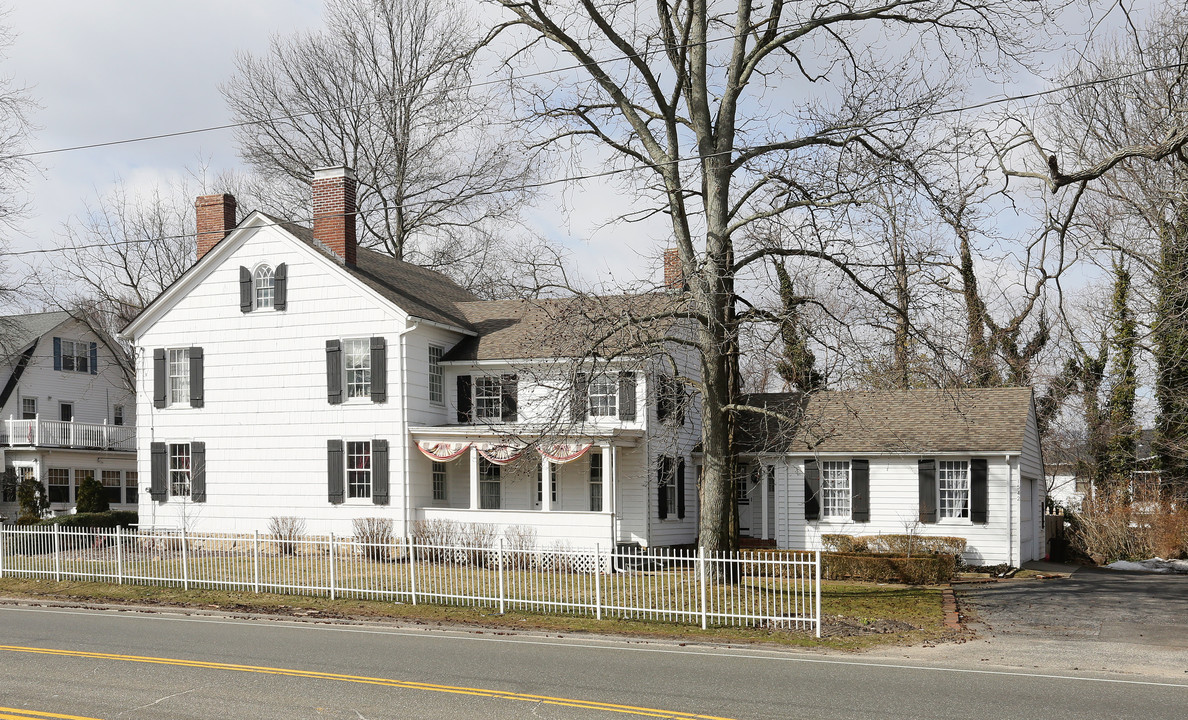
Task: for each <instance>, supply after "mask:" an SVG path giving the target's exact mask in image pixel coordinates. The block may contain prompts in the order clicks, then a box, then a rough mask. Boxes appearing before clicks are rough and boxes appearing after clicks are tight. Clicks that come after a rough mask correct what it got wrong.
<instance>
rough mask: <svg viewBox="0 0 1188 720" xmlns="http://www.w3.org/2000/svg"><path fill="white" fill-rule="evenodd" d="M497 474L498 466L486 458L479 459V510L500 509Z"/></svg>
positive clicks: (500, 499) (500, 500)
mask: <svg viewBox="0 0 1188 720" xmlns="http://www.w3.org/2000/svg"><path fill="white" fill-rule="evenodd" d="M499 472H500V471H499V466H498V465H496V464H495V463H493V462H490V461H488V460H487V459H486V458H483V457H480V458H479V508H481V509H483V510H498V509H499V508H500V505H501V502H502V498H501V497H500V492H499Z"/></svg>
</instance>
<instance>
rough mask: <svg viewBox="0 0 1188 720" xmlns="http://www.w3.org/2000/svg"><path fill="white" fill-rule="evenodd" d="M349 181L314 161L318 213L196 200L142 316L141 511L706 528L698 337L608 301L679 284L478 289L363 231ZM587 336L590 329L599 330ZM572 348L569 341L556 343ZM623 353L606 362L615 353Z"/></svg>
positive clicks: (158, 520)
mask: <svg viewBox="0 0 1188 720" xmlns="http://www.w3.org/2000/svg"><path fill="white" fill-rule="evenodd" d="M354 189H355V185H354V177H353V175H352V173H351V172H350V171H349V170H347V169H345V168H331V169H325V170H319V171H318V173H317V175H316V176H315V180H314V189H313V195H314V197H313V207H314V222H313V229H312V230H310V229H307V228H304V227H300V226H297V225H293V224H290V223H286V222H282V221H279V220H277V219H275V218H272V217H269V216H267V215H264V214H262V213H258V212H254V213H251V214H249V215H248V216H247V217H246V218H244V219H243V221H242V222H239V223H238V224H237V223H236V218H235V200H234V198H233V197H231V196H229V195H216V196H208V197H204V198H199V201H198V223H199V227H198V232H199V251H198V252H199V257H198V261H197V262H196V263H195V265H194V266H193V267H192V268H191V269H190V270H189V271H187V272H186V273H185V274H184V275H183V276H182V277H181V278H180V279H179V280H178V281H177V282H176V283H175V284H174V285H172V286H171V287H169V288H168V289H167V290H166V291H165V292H163V293H162V294H161V296H160V297H158V298H157V299H156V300H155V301H154V302H153V303H152V304H151V305H150V306H149V307H148V308H146V309H145V311H144V312H143V313H142V314H141V315H140V316H139V317H137V318H136V319H135V320H134V321H133V322H132V323H130V324H129V325H128V327H127V328H126V329H125V331H124V334H125V336H126V337H127V338H129V339H131V340H132V342H133V343H134V345H135V347H136V355H137V383H138V407H137V410H138V413H139V414H138V417H140V419H141V420H140V432H139V436H138V450H139V454H140V462H139V464H140V471H141V473H142V474H143V476H144V477H146V478H150V479H151V482H150V488H149V490H150V491H149V492H147V493H144V494H143V495H142V496H141V499H140V524H141V526H142V527H172V528H179V527H188V528H198V529H202V530H210V531H240V532H243V531H247V532H250V531H253V530H265V529H266V528H267V527H268V525H269V522H270V520H271V518H273V517H300V518H302V519H304V520H305V521H306V527H307V529H308V531H309V532H312V533H330V532H333V533H339V534H349V533H351V532H352V521H353V520H355V519H359V518H373V517H378V518H388V519H391V520H392V521H393V525H394V529H395V531H396V532H397V533H404V532H408V531H411V530H413V529H414V527H415V526H416V525H417V524H418V523H427V522H429V523H431V522H434V521H438V522H440V521H452V522H453V523H457V524H468V523H481V524H484V525H493V526H496V527H498V528H500V529H501V530H503V531H504V532H509V531H510V532H523V531H524V529H525V528H530V529H531V530H530V531H529V532H534V533H535V535H536V539H537V542H539V543H541V544H548V543H554V542H557V543H572V544H574V545H582V546H586V545H593V544H594V543H601V544H603V546H608V545H610V544H612V543H639V544H641V545H672V544H679V543H687V542H692V541H693V539H694V537H695V530H696V526H695V522H696V516H697V508H696V490H695V485H694V481H693V477H694V475H693V466H692V449H693V446H694V444H695V442H696V440H695V438H696V436H697V433H698V407H697V403H696V400H695V399H692V400H690V401H689V402H688V403H686V402H685V400H686V399H687V398H688V397H689V396H688V394H687V393H685V392H683V391H682V386H681V385H680V384H678V383H677V382H675V381H673V380H672V378H673V377H674V375H675V374H676V373H681V372H687V371H688V370H689V368H688V367H686V366H687V365H688V364H689V361H688V357H687V354H685V353H684V351H682V350H680V348H679V347H678V348H675V349H673V348H669V349H670V350H672V352H670V353H664V354H663V357H661V355H660V354H657V353H655V352H633V351H631V346H632V338H629V337H620V338H618V339H616V338H614V337H611V338H609V339H607V340H606V341H604V342H603V343H601V344H600V347H601V354H600V356H599V357H598V358H594V357H588V356H587V355H588V352H586V351H580V350H576V349H575V348H578V347H580V346H582V345H583V343H586V342H587V341H588V340H589V338H590V335H591V333H592V332H593V331H594V329H596V328H601V327H602V325H600V324H599V323H598V322H597V321H598V318H599V317H606V316H609V315H614V316H615V317H622V316H623V315H624V314H625V313H626V314H630V313H632V312H641V310H640V309H641V308H649V307H654V306H655V305H656V304H658V303H669V302H674V301H679V293H671V294H670V293H657V294H654V295H644V296H638V297H624V298H618V299H608V300H607V302H609V303H611V304H610V305H607V306H606V307H600V304H601V302H602V301H598V302H596V303H594V304H593V305H590V304H588V303H587V304H585V305H583V304H581V303H578V304H575V301H573V300H554V301H538V302H522V301H493V302H489V301H482V300H480V299H479V298H477V297H475V296H473V295H472V294H470V293H469V292H467V291H465V290H464V289H462V288H460V287H458V286H457V285H455V284H454V283H453V282H451V281H450V280H448V279H447V278H446V277H444V276H442V275H440V274H438V273H436V272H432V271H429V270H426V269H424V268H421V267H418V266H416V265H412V264H409V263H405V262H401V261H398V260H395V259H392V258H391V257H388V256H386V255H383V254H380V253H377V252H373V251H371V250H368V249H365V248H361V247H357V245H356V241H355V215H354V214H355V204H354V203H355V201H354ZM585 347H589V346H588V345H586V346H585ZM562 358H568V359H566V360H561V359H562ZM607 358H609V359H607Z"/></svg>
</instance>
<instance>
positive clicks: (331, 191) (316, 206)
mask: <svg viewBox="0 0 1188 720" xmlns="http://www.w3.org/2000/svg"><path fill="white" fill-rule="evenodd" d="M355 212H356V206H355V173H354V171H353V170H351V169H350V168H349V167H346V166H343V165H339V166H338V167H327V168H318V169H317V170H314V179H313V236H314V241H315V242H318V243H321V244H322V246H323V247H325V248H326V249H327V250H329V251H330V252H332V253H334V254H335V255H337V256H338V258H339V260H341V261H342V262H344V263H346V264H347V265H354V264H355V249H356V244H355Z"/></svg>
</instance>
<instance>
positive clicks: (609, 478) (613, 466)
mask: <svg viewBox="0 0 1188 720" xmlns="http://www.w3.org/2000/svg"><path fill="white" fill-rule="evenodd" d="M599 447H600V448H601V449H602V512H604V513H613V512H614V511H615V478H616V477H618V475H619V449H618V448H617V447H615V446H613V445H611V444H610V443H603V444H602V445H600V446H599Z"/></svg>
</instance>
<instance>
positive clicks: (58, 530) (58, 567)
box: [54, 523, 62, 582]
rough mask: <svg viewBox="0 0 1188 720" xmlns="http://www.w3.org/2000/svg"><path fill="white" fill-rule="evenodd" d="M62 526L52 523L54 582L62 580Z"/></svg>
mask: <svg viewBox="0 0 1188 720" xmlns="http://www.w3.org/2000/svg"><path fill="white" fill-rule="evenodd" d="M61 549H62V526H61V525H59V524H57V523H54V582H61V581H62V554H61V552H60V551H61Z"/></svg>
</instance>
